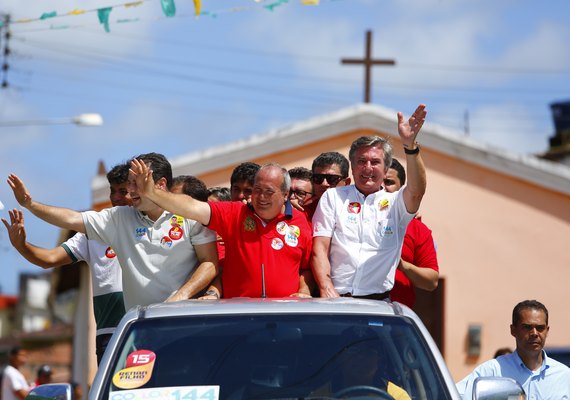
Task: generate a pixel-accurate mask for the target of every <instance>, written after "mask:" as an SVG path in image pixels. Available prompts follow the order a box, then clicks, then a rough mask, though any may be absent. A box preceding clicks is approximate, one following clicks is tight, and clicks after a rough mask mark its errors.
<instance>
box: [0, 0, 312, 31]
mask: <svg viewBox="0 0 570 400" xmlns="http://www.w3.org/2000/svg"><path fill="white" fill-rule="evenodd" d="M148 1H151V0H137V1H129V2H127V3H122V4H117V5H114V6H107V7H102V8H94V9H87V10H84V9H77V8H76V9H73V10H70V11H67V12H64V13H58V12H57V11H47V12H44V13H42V14H41V15H40V16H39V17H36V18H25V19H17V20H14V21H12V22H11V24H26V23H31V22H35V21H45V20H49V19H52V18H59V17H69V16H77V15H83V14H90V13H96V14H97V18H98V21H99V24H101V25H102V26H103V29H104V30H105V32H110V31H111V29H110V26H109V18H110V16H111V12H112V11H113V10H114V9H116V8H119V7H124V8H131V7H138V6H141V5H143V4H144V3H145V2H148ZM289 1H290V0H253V2H254V3H255V5H251V6H242V7H232V8H229V9H223V10H218V11H207V10H203V9H202V0H193V2H194V12H195V16H196V17H199V16H209V17H214V18H216V17H217V16H218V15H219V14H223V13H228V12H238V11H245V10H246V9H251V8H253V7H259V6H261V7H263V8H264V9H266V10H267V11H271V12H273V11H275V9H276V8H278V7H280V6H282V5H284V4H286V3H289ZM298 1H299V3H300V4H302V5H313V6H316V5H319V4H320V2H321V0H298ZM160 6H161V8H162V13H163V14H164V16H165V17H167V18H171V17H174V16H175V15H176V4H175V0H160ZM135 21H138V18H134V19H129V18H123V19H118V20H116V21H115V22H116V23H126V22H135ZM3 25H4V22H3V21H0V28H1V27H3ZM69 27H70V26H69V25H59V26H58V25H52V26H50V29H67V28H69Z"/></svg>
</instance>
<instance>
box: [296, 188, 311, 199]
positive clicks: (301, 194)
mask: <svg viewBox="0 0 570 400" xmlns="http://www.w3.org/2000/svg"><path fill="white" fill-rule="evenodd" d="M308 194H310V195H311V196H312V195H313V193H311V192H305V191H304V190H300V189H297V190H293V189H291V195H295V197H297V198H298V199H301V200H303V199H304V198H305V197H307V195H308Z"/></svg>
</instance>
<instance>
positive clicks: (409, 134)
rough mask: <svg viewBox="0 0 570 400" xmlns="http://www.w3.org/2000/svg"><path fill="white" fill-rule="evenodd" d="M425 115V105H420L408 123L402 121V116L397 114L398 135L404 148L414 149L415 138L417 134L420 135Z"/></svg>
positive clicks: (399, 113)
mask: <svg viewBox="0 0 570 400" xmlns="http://www.w3.org/2000/svg"><path fill="white" fill-rule="evenodd" d="M426 115H427V111H426V106H425V104H420V105H419V106H418V108H416V111H414V113H413V114H412V116H411V117H410V119H409V120H408V121H405V120H404V114H402V113H401V112H398V133H399V134H400V138H401V139H402V144H403V145H404V147H406V148H412V147H414V145H415V142H416V137H417V136H418V133H420V129H421V128H422V126H423V124H424V122H425V120H426Z"/></svg>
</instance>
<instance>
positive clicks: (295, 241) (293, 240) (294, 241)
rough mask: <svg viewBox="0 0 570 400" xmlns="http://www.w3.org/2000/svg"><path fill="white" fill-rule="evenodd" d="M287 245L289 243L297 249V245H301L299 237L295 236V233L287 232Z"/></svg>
mask: <svg viewBox="0 0 570 400" xmlns="http://www.w3.org/2000/svg"><path fill="white" fill-rule="evenodd" d="M285 243H287V244H288V245H289V246H291V247H297V245H298V244H299V239H297V236H295V234H294V233H292V232H287V234H286V235H285Z"/></svg>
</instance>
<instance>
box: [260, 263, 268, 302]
mask: <svg viewBox="0 0 570 400" xmlns="http://www.w3.org/2000/svg"><path fill="white" fill-rule="evenodd" d="M266 297H267V295H266V294H265V265H263V263H261V298H262V299H264V298H266Z"/></svg>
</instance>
